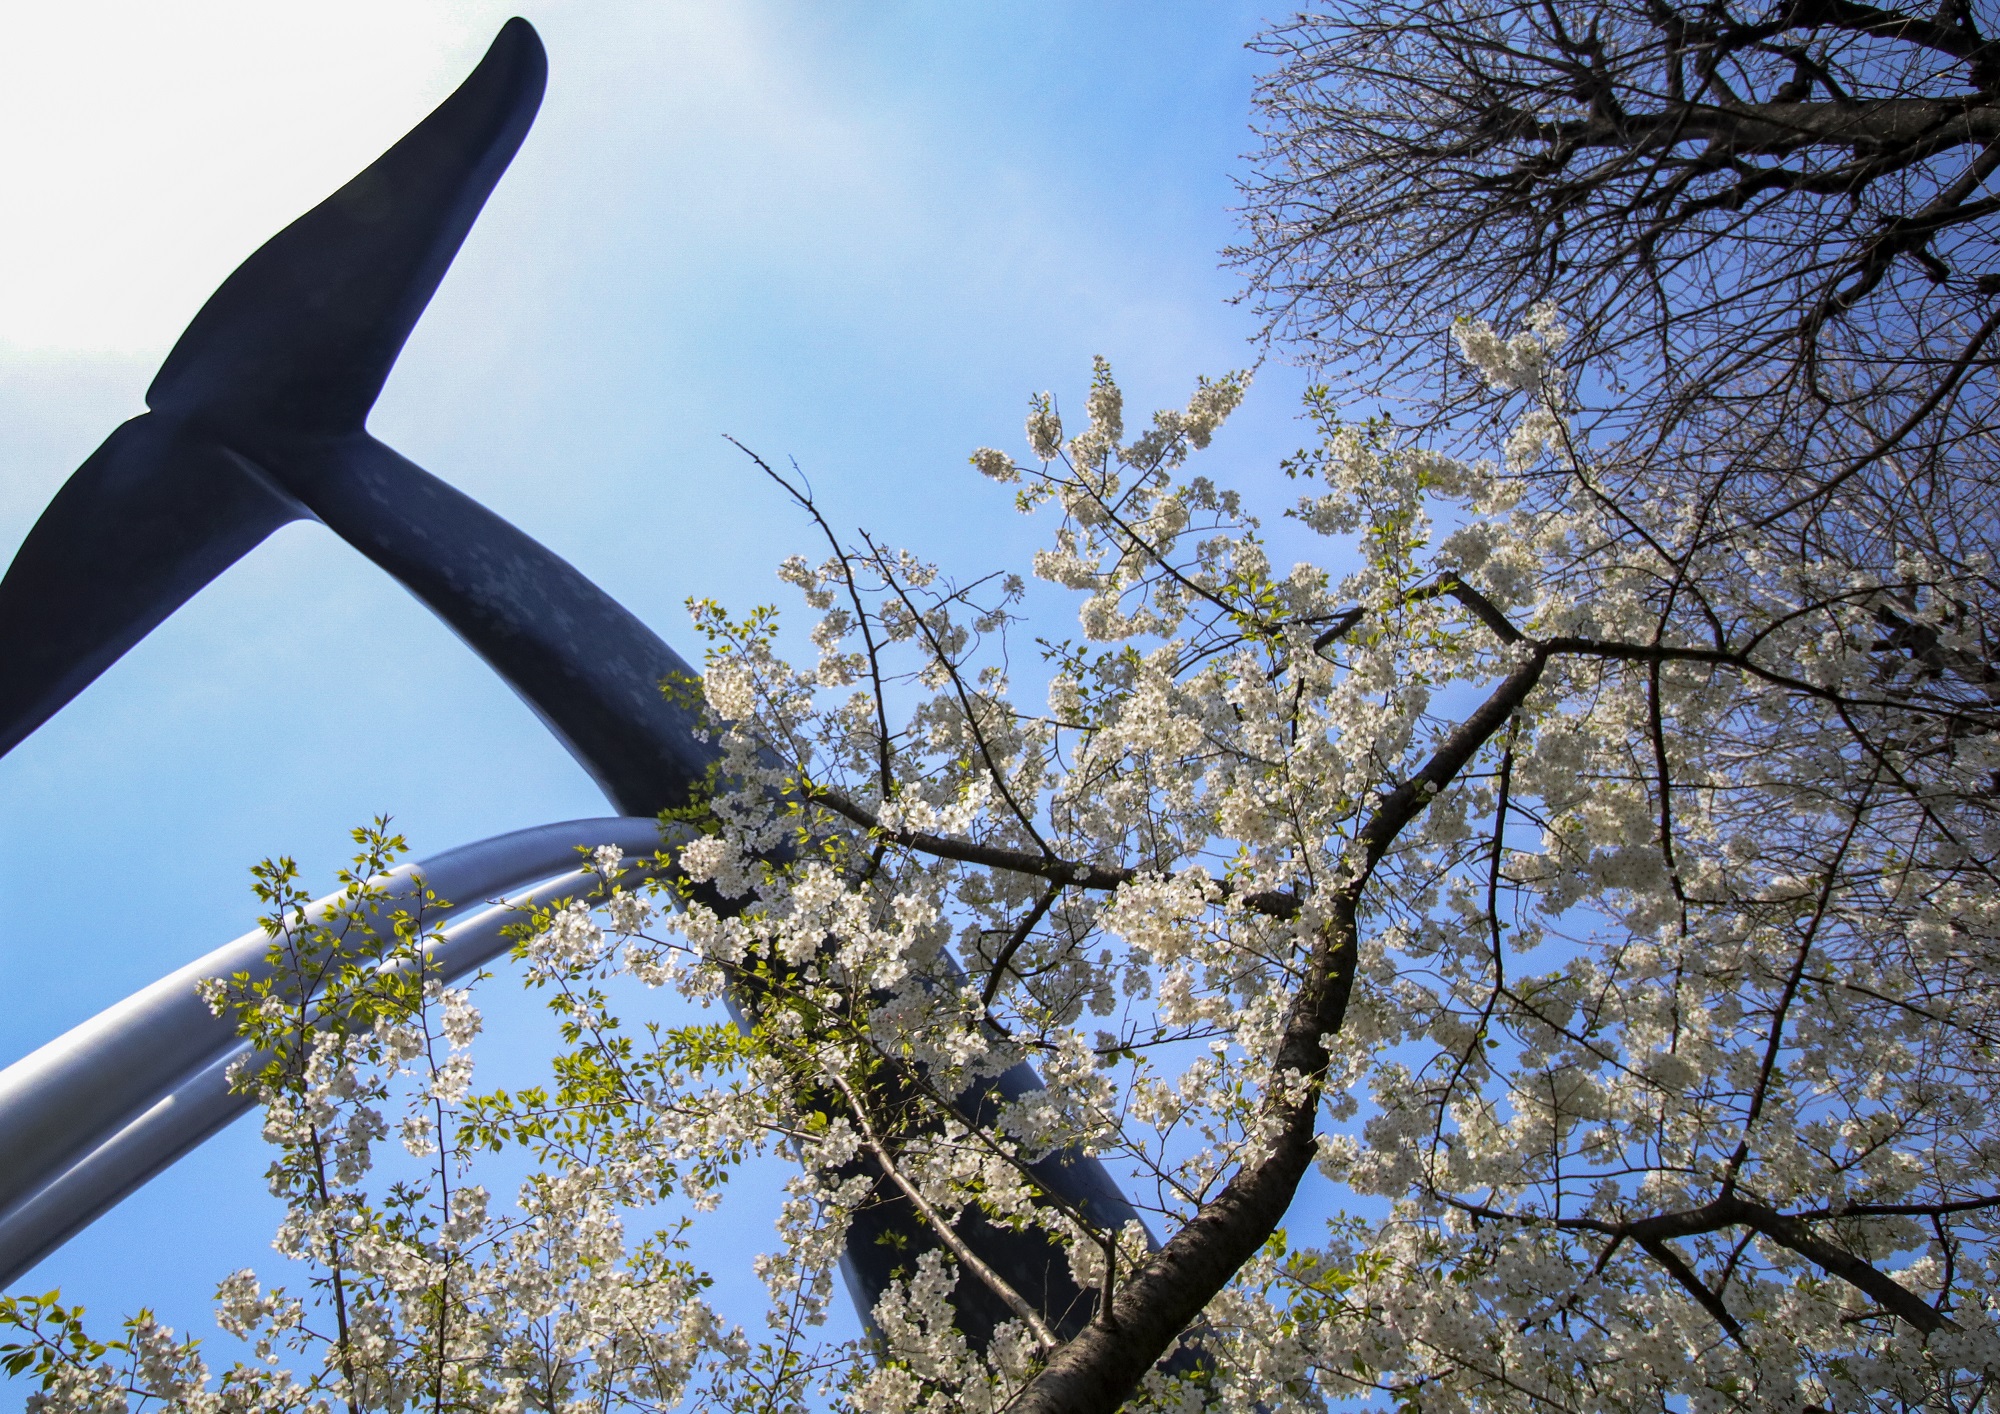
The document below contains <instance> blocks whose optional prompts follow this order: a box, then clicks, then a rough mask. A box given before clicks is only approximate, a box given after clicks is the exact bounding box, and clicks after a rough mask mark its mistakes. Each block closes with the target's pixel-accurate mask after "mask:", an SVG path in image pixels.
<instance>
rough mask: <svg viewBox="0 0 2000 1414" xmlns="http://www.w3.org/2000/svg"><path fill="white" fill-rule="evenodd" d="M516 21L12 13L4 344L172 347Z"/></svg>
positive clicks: (0, 137) (372, 5)
mask: <svg viewBox="0 0 2000 1414" xmlns="http://www.w3.org/2000/svg"><path fill="white" fill-rule="evenodd" d="M489 12H490V14H489ZM506 13H507V8H506V6H505V5H504V4H498V3H495V4H488V3H484V0H472V3H463V4H452V5H434V4H424V5H419V4H411V3H407V0H404V3H396V0H345V2H344V3H342V4H340V5H338V6H332V5H325V4H297V3H272V0H198V3H177V4H173V5H163V4H157V3H144V0H66V3H64V4H60V5H51V4H45V3H37V0H10V3H7V4H5V5H4V6H0V23H4V26H5V30H4V32H5V33H6V37H7V43H6V45H5V47H4V49H0V193H4V202H5V208H6V210H7V211H8V213H9V219H8V220H7V221H6V223H5V224H4V225H3V226H0V343H4V344H6V345H10V346H12V347H13V348H15V349H20V350H35V351H70V352H76V351H129V352H142V353H151V354H155V355H157V354H159V353H163V352H164V351H165V348H166V347H167V345H168V344H169V343H170V342H171V341H172V339H173V338H174V336H175V335H176V334H178V333H179V331H180V329H181V327H182V326H183V325H184V324H185V323H186V322H187V320H188V318H189V316H191V315H192V314H193V313H194V311H195V309H196V308H198V307H199V305H200V302H201V301H202V300H203V299H204V298H206V296H207V295H208V293H209V291H210V290H212V289H213V288H214V287H215V285H216V284H217V283H218V282H219V281H220V280H221V279H222V277H223V276H225V275H226V274H227V273H228V272H229V270H230V269H231V268H233V267H234V265H235V264H236V262H237V261H239V260H241V259H242V258H243V257H244V256H245V255H247V254H249V252H250V251H251V250H253V249H255V248H256V246H257V244H258V243H259V242H261V241H262V240H264V239H265V238H266V237H267V236H269V235H270V234H271V233H272V232H274V231H275V230H277V229H278V228H279V227H280V226H282V225H283V224H284V223H285V222H287V221H289V220H291V219H292V218H293V217H294V216H296V215H298V214H299V213H300V212H301V211H303V210H305V209H306V208H307V207H309V206H311V205H312V204H313V203H315V202H317V201H318V200H319V199H320V198H321V197H323V196H325V195H326V194H327V193H328V192H329V191H331V190H333V188H334V187H336V186H338V185H339V184H340V183H341V182H343V181H345V180H346V179H347V178H348V177H349V176H351V175H352V174H353V173H354V172H355V171H357V170H358V169H359V168H361V167H362V166H364V165H366V164H367V163H368V162H369V161H370V160H372V159H373V158H374V157H375V155H376V154H377V153H378V152H379V151H380V150H381V149H382V148H383V147H384V146H386V145H387V144H388V143H389V142H391V141H393V140H394V139H395V138H396V137H397V136H398V135H399V134H400V133H401V132H402V131H403V130H404V129H406V128H408V127H409V126H410V125H411V124H412V123H413V122H414V121H415V120H416V119H417V118H419V117H421V116H422V115H423V114H424V113H425V112H427V111H428V110H429V109H430V107H431V106H432V105H434V104H435V103H436V102H437V101H438V100H439V99H440V98H442V97H443V96H444V94H446V93H448V92H449V91H450V89H451V87H452V86H453V85H454V84H455V83H456V82H457V81H458V79H459V78H460V77H462V76H463V75H464V73H465V72H466V71H467V69H469V68H470V66H471V65H472V63H474V62H476V60H477V58H478V56H479V54H480V52H481V51H482V50H483V48H484V47H485V44H486V43H487V41H488V39H489V38H490V36H491V34H492V31H493V30H494V29H495V28H496V27H497V25H498V23H499V20H501V19H504V18H505V16H506Z"/></svg>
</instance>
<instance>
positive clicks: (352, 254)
mask: <svg viewBox="0 0 2000 1414" xmlns="http://www.w3.org/2000/svg"><path fill="white" fill-rule="evenodd" d="M547 75H548V62H547V58H546V56H545V55H544V54H543V52H542V44H541V41H540V39H538V38H537V37H536V35H535V31H534V28H533V27H532V26H530V25H529V24H528V23H527V21H525V20H519V19H516V20H509V21H508V22H507V24H506V26H505V27H504V28H503V29H502V30H501V31H500V34H499V36H498V37H497V38H496V39H495V40H494V41H493V44H492V47H491V48H489V49H488V50H487V53H486V57H485V58H484V59H483V60H482V61H481V62H480V64H479V66H478V68H476V69H474V70H473V72H472V74H471V76H470V77H468V78H467V79H466V81H465V82H464V83H463V84H461V85H460V86H459V88H458V90H457V92H455V93H453V94H452V95H451V97H450V98H448V99H446V100H445V101H444V103H442V104H441V105H440V106H439V107H438V108H437V110H436V111H435V112H433V113H432V114H431V115H430V116H429V117H428V118H426V119H424V121H423V122H421V123H419V124H418V125H417V126H416V128H414V129H413V130H412V131H411V132H410V133H409V134H408V135H407V136H406V137H404V138H403V140H402V141H400V142H398V143H397V144H396V145H395V146H394V147H392V148H390V149H389V151H388V152H386V153H384V154H383V155H382V156H381V157H380V158H379V159H377V160H376V161H375V162H374V163H373V164H372V165H371V166H370V167H369V168H368V169H367V170H366V171H364V172H362V173H361V174H360V175H359V176H357V177H356V178H354V180H353V181H351V182H349V183H348V184H347V185H346V186H344V187H342V188H341V189H340V190H339V191H337V192H335V193H334V194H333V195H332V196H330V197H328V198H327V199H326V200H325V201H324V202H322V203H320V204H319V205H318V206H316V207H314V208H313V209H312V210H311V211H309V212H307V213H306V214H305V215H304V216H301V217H300V218H299V219H298V220H296V221H294V222H293V223H292V224H291V225H289V226H287V227H286V228H285V229H284V230H282V231H280V232H279V233H278V234H277V235H276V236H274V237H272V238H271V239H270V240H269V241H268V242H266V243H265V244H264V246H263V247H262V248H260V249H259V250H258V251H257V252H256V253H255V254H253V255H252V256H251V257H250V258H249V259H248V260H246V261H244V262H243V264H242V265H240V266H239V267H237V269H236V271H235V273H233V274H232V275H231V276H230V277H229V278H228V279H227V280H225V281H224V282H223V283H222V286H221V287H220V288H219V289H217V290H216V292H215V293H214V295H212V296H211V297H210V298H209V301H208V303H207V304H205V305H204V306H202V309H201V312H200V313H198V314H197V315H195V317H194V322H193V323H191V324H190V325H189V326H188V328H187V330H186V332H185V333H183V334H182V335H181V338H180V341H179V342H178V343H177V344H175V345H174V348H173V352H171V353H170V354H168V355H167V360H166V362H165V364H163V365H162V366H161V368H160V372H159V376H158V377H156V378H155V379H154V380H153V386H152V388H151V389H150V390H148V392H147V396H146V405H147V406H148V407H150V408H151V409H153V411H152V412H151V413H149V414H147V415H145V416H142V417H138V418H134V419H133V420H132V421H131V422H128V423H126V424H125V425H124V426H123V427H121V428H119V429H118V430H117V431H116V432H114V433H112V434H111V436H110V438H109V439H108V440H106V442H105V443H104V445H103V446H102V447H100V448H99V449H98V450H97V451H96V452H95V453H94V454H93V455H92V456H91V458H90V459H89V460H88V461H86V462H85V463H84V464H83V466H82V467H81V468H79V469H78V471H77V472H76V474H75V475H74V476H72V477H71V478H70V480H69V482H68V484H66V485H65V486H64V487H63V489H62V490H61V492H60V493H58V494H57V496H56V498H55V499H54V501H53V502H51V503H50V505H49V508H48V510H47V511H46V512H45V513H44V514H43V516H42V518H41V520H40V521H39V522H37V523H36V525H35V527H34V529H33V530H31V531H30V532H29V534H28V537H27V539H26V541H24V542H23V544H22V546H21V549H20V551H19V553H18V554H17V555H16V556H15V557H14V562H13V564H12V565H11V566H10V567H9V569H8V571H7V574H6V577H5V579H4V580H0V753H5V752H7V751H10V750H12V749H13V748H14V747H15V746H16V745H17V744H19V743H20V741H21V740H22V739H23V738H24V737H26V736H28V735H29V734H30V733H31V732H33V731H34V730H35V729H36V728H37V727H39V726H40V725H41V724H42V723H43V722H44V721H46V720H48V718H49V717H51V716H53V715H54V714H55V713H56V712H57V711H58V710H60V709H61V708H62V706H63V704H64V703H66V702H68V701H69V700H70V699H71V698H72V697H74V696H76V694H77V693H79V692H81V691H82V690H83V689H84V688H85V687H87V686H88V685H89V684H90V683H91V681H92V680H94V679H95V678H96V677H97V676H98V674H100V673H102V672H103V671H104V670H105V669H106V668H108V667H109V666H111V664H112V663H114V662H116V661H117V660H118V659H119V657H121V656H122V655H123V654H124V653H125V652H126V650H127V649H129V648H131V647H132V645H133V644H135V643H137V642H138V641H139V640H140V639H142V638H144V637H145V636H146V635H147V634H148V633H150V632H151V631H152V630H153V629H154V628H155V627H157V626H158V625H159V624H160V623H161V621H162V620H164V619H165V618H166V617H167V616H168V615H169V614H171V613H173V611H174V610H175V609H177V608H179V607H180V606H181V605H182V604H183V603H185V602H186V601H187V600H188V599H189V598H190V597H192V596H193V595H194V594H195V593H196V592H197V591H198V590H200V589H201V587H202V586H203V585H205V584H207V583H208V582H209V581H210V580H211V579H213V578H215V576H216V575H218V574H220V573H221V572H222V571H223V570H225V569H227V568H228V567H229V566H230V565H231V564H233V563H235V562H236V561H237V560H238V559H240V558H241V557H242V556H243V555H244V554H246V553H248V552H249V551H250V550H251V549H252V548H253V547H254V546H256V545H257V544H258V543H259V542H260V541H262V540H263V539H264V537H265V536H267V535H269V534H270V533H271V532H272V531H273V530H275V529H277V528H278V527H279V526H281V525H283V524H285V523H286V522H287V521H291V520H298V519H301V518H304V517H308V516H312V515H314V514H315V511H314V509H313V508H312V507H311V506H310V505H308V504H305V503H303V502H301V501H300V500H299V498H298V497H297V496H296V495H295V494H294V493H293V491H292V489H291V488H290V487H289V486H288V485H286V478H285V477H284V475H283V463H284V462H285V461H286V459H287V458H286V455H285V454H286V453H287V451H289V450H291V449H293V448H295V447H296V445H297V444H299V443H300V442H302V441H311V440H317V439H321V438H327V437H338V436H341V435H343V434H347V435H354V434H359V433H360V432H361V429H362V426H363V424H364V422H365V420H366V419H367V416H368V410H369V409H370V408H371V407H372V406H373V405H374V402H375V398H376V396H377V395H378V394H379V393H380V392H381V390H382V384H383V383H384V382H385V381H386V380H387V378H388V376H389V371H390V369H391V368H392V367H394V365H395V362H396V356H397V354H399V353H400V352H401V351H402V347H403V343H404V341H405V340H406V339H407V338H408V337H409V333H410V330H411V328H412V327H413V326H414V325H415V324H416V321H417V318H418V316H419V315H421V314H422V313H423V310H424V306H425V304H426V303H428V301H429V300H430V297H431V294H432V292H433V291H434V290H436V288H437V285H438V281H439V280H441V279H443V278H444V272H445V270H446V268H447V267H449V266H450V264H451V260H452V257H453V256H454V255H456V254H457V252H458V248H459V245H460V244H461V243H462V242H463V241H464V239H465V234H466V232H467V231H469V230H470V229H471V228H472V223H473V220H474V219H475V218H476V217H477V216H478V215H479V211H480V208H481V207H482V206H483V205H484V204H485V202H486V198H487V195H488V193H490V192H491V191H492V190H493V185H494V183H495V182H497V181H498V180H499V179H500V174H501V173H502V172H504V171H505V170H506V168H507V164H508V162H509V161H510V160H511V159H512V158H513V156H514V152H515V150H516V149H517V148H518V147H519V146H520V145H521V139H522V138H523V137H524V136H525V135H526V133H527V131H528V126H529V124H530V123H532V122H533V121H534V117H535V110H536V109H537V108H538V107H539V106H540V104H541V98H542V89H543V86H544V83H545V82H546V79H547ZM260 467H261V468H263V469H264V470H263V471H261V472H260ZM266 472H268V473H269V474H265V473H266Z"/></svg>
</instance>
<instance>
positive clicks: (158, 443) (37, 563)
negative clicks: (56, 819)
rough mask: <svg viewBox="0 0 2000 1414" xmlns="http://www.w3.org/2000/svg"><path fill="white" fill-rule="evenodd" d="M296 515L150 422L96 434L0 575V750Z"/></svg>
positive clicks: (272, 491) (174, 427)
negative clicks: (101, 437) (91, 448)
mask: <svg viewBox="0 0 2000 1414" xmlns="http://www.w3.org/2000/svg"><path fill="white" fill-rule="evenodd" d="M306 514H307V512H306V510H305V509H304V508H303V507H302V506H300V505H299V504H298V503H297V502H296V501H293V500H292V499H291V498H289V497H288V496H286V495H284V494H283V493H282V492H280V491H278V490H277V489H276V488H274V487H273V486H271V484H270V483H269V482H268V481H266V480H265V479H264V478H263V477H262V476H260V475H259V474H258V473H257V472H256V471H254V470H252V469H251V468H249V467H248V466H246V465H245V464H244V463H243V461H242V460H241V459H240V458H238V457H236V456H234V455H233V454H231V453H230V452H229V451H228V450H227V449H225V448H224V447H222V446H221V445H219V444H218V443H216V442H214V441H211V440H208V439H205V438H203V437H201V436H199V435H198V434H194V433H191V432H190V431H189V430H188V429H187V428H186V427H184V426H181V425H179V424H176V423H174V422H171V421H168V420H166V419H163V418H160V417H157V416H145V417H135V418H133V419H132V420H131V421H130V422H128V423H126V424H125V425H124V426H122V427H120V428H119V429H118V430H117V431H116V432H114V433H112V434H111V436H110V437H109V438H107V439H106V440H105V443H104V445H103V446H101V447H99V448H98V449H97V450H96V451H95V452H93V453H92V454H91V456H90V459H89V460H88V461H86V462H85V463H84V464H83V465H82V466H81V467H80V468H78V469H77V471H76V473H75V474H74V475H73V476H71V477H70V479H69V481H68V482H67V483H66V484H65V485H64V486H63V488H62V490H61V491H59V492H57V493H56V497H55V499H54V500H53V501H51V502H50V503H49V506H48V509H47V510H45V511H43V512H42V517H41V519H40V520H38V521H37V522H35V527H34V529H32V530H31V531H29V532H28V538H27V539H26V540H25V541H23V542H22V544H21V548H20V551H19V552H18V553H17V554H16V555H15V556H14V562H13V564H12V565H10V566H9V567H8V570H7V574H6V577H5V578H4V579H0V755H5V754H6V753H7V752H9V751H11V750H13V748H14V747H15V746H16V745H17V744H19V742H20V741H21V740H22V739H23V738H24V737H26V736H27V735H28V734H29V733H30V732H32V731H34V730H35V728H37V727H39V726H40V725H41V724H42V723H43V722H45V721H47V720H48V719H49V718H50V717H52V716H54V715H55V713H56V712H57V711H59V710H60V709H61V708H62V706H63V704H65V703H66V702H68V701H69V700H70V699H71V698H72V697H74V696H76V694H77V693H79V692H81V691H83V689H84V688H85V687H87V686H89V685H90V683H91V681H92V680H93V679H95V678H96V677H97V675H98V674H99V673H101V672H103V671H104V670H105V669H106V668H108V667H110V666H111V665H112V664H113V663H115V662H117V661H118V659H119V658H120V657H122V656H123V655H124V653H125V651H126V650H127V649H129V648H130V647H132V645H133V644H135V643H137V642H138V641H139V640H140V639H142V638H144V637H145V636H146V635H147V634H149V633H151V632H152V631H153V629H154V628H155V627H157V626H158V625H159V624H160V622H161V621H162V620H164V619H165V618H166V617H167V615H169V614H171V613H173V611H174V610H175V609H178V608H179V607H180V606H181V605H182V604H184V603H186V602H187V601H188V600H189V599H191V598H193V597H194V595H195V593H196V591H198V590H199V589H200V588H201V587H202V586H203V585H205V584H207V583H208V582H209V581H210V580H211V579H214V578H215V577H216V576H217V575H219V574H221V573H222V572H223V571H224V570H225V569H228V568H229V566H231V565H233V564H234V563H236V561H237V560H239V559H241V558H242V557H243V556H244V555H246V554H248V553H249V552H250V551H251V550H252V549H254V548H255V547H256V546H257V544H258V543H259V542H261V541H262V540H263V539H264V537H265V536H267V535H269V534H270V533H271V532H272V531H274V530H276V529H277V528H278V527H279V526H281V525H283V524H285V523H286V522H287V521H292V520H298V519H300V518H301V517H303V516H305V515H306Z"/></svg>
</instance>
